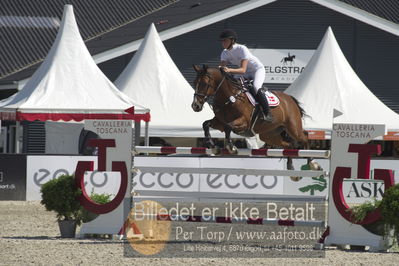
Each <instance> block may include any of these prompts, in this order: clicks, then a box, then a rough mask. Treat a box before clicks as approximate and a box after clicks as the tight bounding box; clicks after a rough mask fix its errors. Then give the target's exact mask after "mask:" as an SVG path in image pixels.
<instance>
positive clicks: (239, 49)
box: [220, 43, 264, 76]
mask: <svg viewBox="0 0 399 266" xmlns="http://www.w3.org/2000/svg"><path fill="white" fill-rule="evenodd" d="M243 59H247V60H248V65H247V71H246V72H245V74H244V75H245V76H254V74H255V72H256V70H258V69H260V68H264V66H263V64H262V63H261V62H260V61H259V59H258V58H257V57H256V56H254V55H253V54H251V52H250V51H249V49H248V48H247V47H246V46H245V45H242V44H238V43H235V44H233V46H232V47H231V49H230V50H227V49H224V50H223V51H222V54H221V55H220V60H221V61H225V62H227V64H230V65H236V66H239V67H240V66H241V60H243Z"/></svg>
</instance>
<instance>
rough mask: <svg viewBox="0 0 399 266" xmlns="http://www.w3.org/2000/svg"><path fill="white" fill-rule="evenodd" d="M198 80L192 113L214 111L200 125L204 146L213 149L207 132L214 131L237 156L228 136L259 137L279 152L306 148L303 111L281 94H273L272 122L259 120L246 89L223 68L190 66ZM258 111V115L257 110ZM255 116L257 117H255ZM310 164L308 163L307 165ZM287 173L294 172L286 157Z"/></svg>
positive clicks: (275, 92) (297, 104) (307, 145)
mask: <svg viewBox="0 0 399 266" xmlns="http://www.w3.org/2000/svg"><path fill="white" fill-rule="evenodd" d="M193 68H194V70H195V71H196V73H197V76H196V78H195V80H194V85H195V92H194V100H193V102H192V104H191V107H192V109H193V110H194V111H195V112H200V111H201V110H202V109H203V107H204V104H205V103H208V104H209V105H210V107H211V108H212V109H213V112H214V115H215V116H214V117H213V118H212V119H210V120H206V121H204V122H203V124H202V128H203V130H204V135H205V145H206V146H207V147H208V148H212V149H215V151H216V153H217V152H218V148H217V147H216V146H215V144H214V142H213V140H212V138H211V135H210V132H209V129H210V128H214V129H217V130H219V131H221V132H224V133H225V139H226V149H227V150H228V151H229V152H230V153H232V154H235V153H237V148H236V147H235V146H234V143H233V141H232V140H231V138H230V135H231V132H234V133H235V134H237V135H240V136H244V137H248V136H254V135H255V134H258V135H259V138H260V139H261V140H262V141H263V142H265V145H266V144H269V145H272V146H274V147H279V148H285V149H288V148H296V147H298V146H301V147H303V148H305V149H308V148H309V144H308V137H307V134H306V132H305V131H304V130H303V128H302V117H303V116H304V115H305V111H304V109H303V108H302V107H301V106H300V104H299V102H298V100H297V99H295V97H293V96H291V95H288V94H285V93H283V92H279V91H274V92H273V93H274V94H275V95H276V96H277V97H278V98H279V100H280V104H279V105H278V106H276V107H272V108H271V109H270V112H272V116H273V121H272V122H268V121H265V120H263V119H262V115H261V114H260V113H261V112H262V110H260V109H259V108H260V107H257V108H256V107H254V106H253V105H252V104H251V102H250V101H249V99H248V97H247V96H246V94H245V88H243V86H242V85H241V84H239V83H238V82H237V81H236V79H234V77H232V76H231V75H229V74H227V73H225V72H223V70H222V68H214V67H208V66H206V65H203V66H202V68H201V67H200V66H197V65H193ZM256 109H258V111H257V110H256ZM255 113H258V114H259V115H255ZM308 162H310V161H308ZM287 169H293V166H292V160H291V158H290V157H289V158H288V162H287Z"/></svg>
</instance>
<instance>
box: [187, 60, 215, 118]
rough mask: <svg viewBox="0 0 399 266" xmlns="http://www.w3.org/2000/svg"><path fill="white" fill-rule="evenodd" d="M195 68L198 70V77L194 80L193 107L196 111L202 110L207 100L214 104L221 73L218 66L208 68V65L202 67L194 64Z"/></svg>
mask: <svg viewBox="0 0 399 266" xmlns="http://www.w3.org/2000/svg"><path fill="white" fill-rule="evenodd" d="M193 68H194V70H195V71H196V72H197V77H196V78H195V80H194V86H195V92H194V100H193V103H192V104H191V107H192V108H193V110H194V111H195V112H200V111H201V110H202V108H203V107H204V104H205V103H206V102H210V103H211V104H212V102H213V100H214V99H213V98H214V96H215V94H216V88H217V87H219V86H220V84H219V83H220V81H219V79H220V76H221V75H220V71H217V69H216V68H208V67H207V66H206V65H203V66H202V67H200V66H196V65H194V66H193ZM218 72H219V75H217V74H218Z"/></svg>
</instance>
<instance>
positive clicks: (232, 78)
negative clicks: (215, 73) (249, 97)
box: [219, 69, 242, 89]
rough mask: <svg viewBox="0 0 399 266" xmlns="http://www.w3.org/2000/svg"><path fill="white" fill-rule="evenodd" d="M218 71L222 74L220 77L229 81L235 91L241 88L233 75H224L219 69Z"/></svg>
mask: <svg viewBox="0 0 399 266" xmlns="http://www.w3.org/2000/svg"><path fill="white" fill-rule="evenodd" d="M219 71H220V72H221V73H222V76H224V77H225V78H226V80H228V81H230V82H231V84H232V85H233V86H234V87H236V88H237V89H241V88H242V86H241V83H240V82H239V81H238V80H237V79H235V78H234V76H233V75H231V74H229V73H226V72H224V71H222V70H220V69H219Z"/></svg>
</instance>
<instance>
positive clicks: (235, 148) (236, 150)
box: [226, 146, 238, 155]
mask: <svg viewBox="0 0 399 266" xmlns="http://www.w3.org/2000/svg"><path fill="white" fill-rule="evenodd" d="M226 148H227V150H228V151H229V153H230V154H234V155H236V154H237V153H238V149H237V147H236V146H227V147H226Z"/></svg>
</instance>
